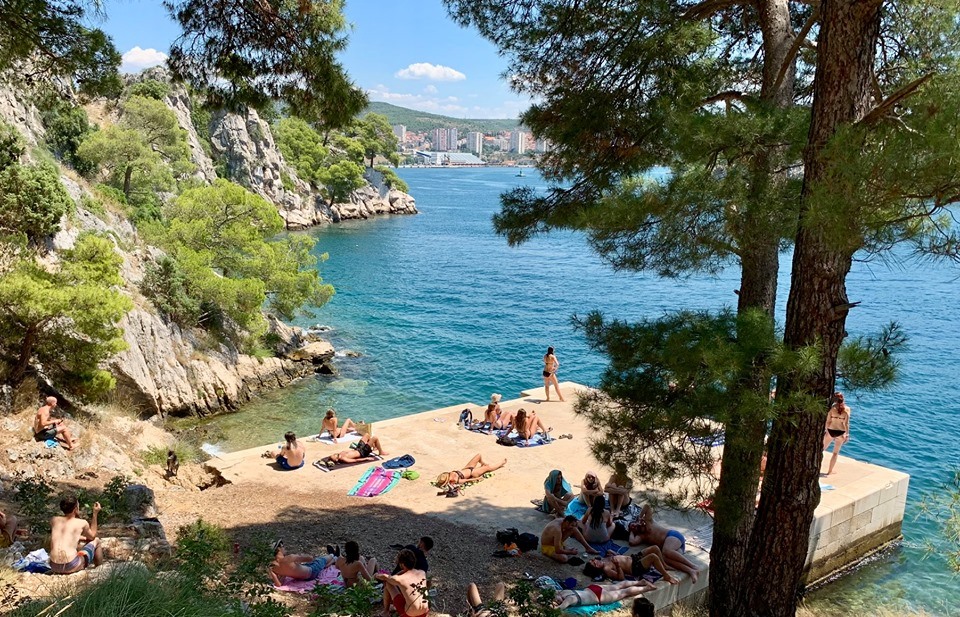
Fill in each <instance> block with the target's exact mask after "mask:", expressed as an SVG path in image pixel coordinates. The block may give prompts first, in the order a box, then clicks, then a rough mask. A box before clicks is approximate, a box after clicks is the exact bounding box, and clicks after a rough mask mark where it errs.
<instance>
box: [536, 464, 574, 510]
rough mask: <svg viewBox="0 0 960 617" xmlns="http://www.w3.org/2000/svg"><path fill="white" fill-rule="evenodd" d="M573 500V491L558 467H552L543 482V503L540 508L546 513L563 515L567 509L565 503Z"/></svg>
mask: <svg viewBox="0 0 960 617" xmlns="http://www.w3.org/2000/svg"><path fill="white" fill-rule="evenodd" d="M571 501H573V491H571V489H570V483H569V482H567V481H566V480H565V479H564V477H563V473H561V471H560V470H559V469H554V470H553V471H551V472H550V473H549V474H548V475H547V479H546V480H544V482H543V505H542V506H540V510H542V511H543V512H545V513H547V514H554V515H555V516H563V515H564V513H566V511H567V504H569V503H570V502H571Z"/></svg>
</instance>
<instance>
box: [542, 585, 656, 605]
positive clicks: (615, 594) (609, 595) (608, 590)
mask: <svg viewBox="0 0 960 617" xmlns="http://www.w3.org/2000/svg"><path fill="white" fill-rule="evenodd" d="M654 589H656V587H654V586H653V584H652V583H650V582H648V581H645V580H643V579H640V580H639V581H622V582H619V583H613V584H611V585H598V584H596V583H594V584H592V585H587V586H586V588H585V589H564V590H562V591H558V592H557V596H556V600H555V606H556V608H558V609H560V610H561V611H562V610H564V609H566V608H573V607H575V606H595V605H597V604H613V603H614V602H619V601H620V600H625V599H627V598H635V597H636V596H639V595H642V594H643V593H645V592H647V591H653V590H654Z"/></svg>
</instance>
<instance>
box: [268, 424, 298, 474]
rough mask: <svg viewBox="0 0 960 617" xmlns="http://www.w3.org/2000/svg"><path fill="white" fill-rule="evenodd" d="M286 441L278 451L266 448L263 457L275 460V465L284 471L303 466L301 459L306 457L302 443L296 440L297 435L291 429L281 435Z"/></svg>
mask: <svg viewBox="0 0 960 617" xmlns="http://www.w3.org/2000/svg"><path fill="white" fill-rule="evenodd" d="M283 438H284V440H285V441H286V443H284V444H283V447H282V448H280V451H279V452H274V451H273V450H267V451H266V452H264V453H263V457H264V458H272V459H274V460H275V461H277V465H279V466H280V469H283V470H284V471H292V470H294V469H300V468H301V467H303V461H304V459H305V458H306V451H305V450H304V449H303V444H302V443H300V442H299V441H298V440H297V435H296V433H294V432H293V431H288V432H287V433H285V434H284V435H283Z"/></svg>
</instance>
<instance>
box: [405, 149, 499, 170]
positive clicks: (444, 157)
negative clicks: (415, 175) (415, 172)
mask: <svg viewBox="0 0 960 617" xmlns="http://www.w3.org/2000/svg"><path fill="white" fill-rule="evenodd" d="M416 156H417V160H418V161H419V163H420V164H421V165H433V166H438V167H477V166H480V165H485V163H484V162H483V161H482V160H481V159H479V158H477V157H476V155H474V154H471V153H467V152H429V151H424V150H417V152H416Z"/></svg>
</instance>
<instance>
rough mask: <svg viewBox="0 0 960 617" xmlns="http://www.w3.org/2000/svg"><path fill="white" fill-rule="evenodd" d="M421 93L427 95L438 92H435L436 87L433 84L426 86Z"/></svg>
mask: <svg viewBox="0 0 960 617" xmlns="http://www.w3.org/2000/svg"><path fill="white" fill-rule="evenodd" d="M423 91H424V92H426V93H427V94H436V93H437V92H439V90H437V87H436V86H434V85H433V84H430V85H428V86H427V87H426V88H424V89H423Z"/></svg>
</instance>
